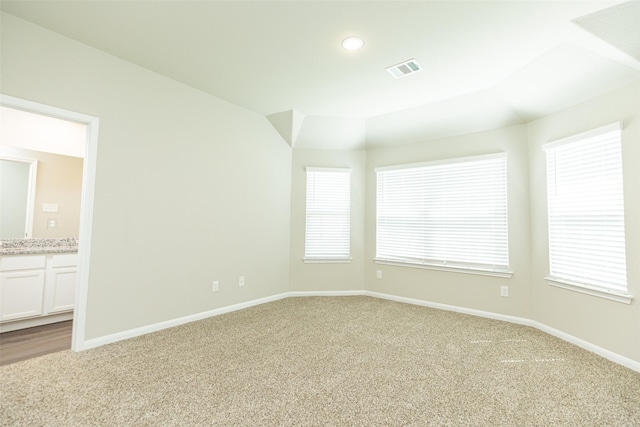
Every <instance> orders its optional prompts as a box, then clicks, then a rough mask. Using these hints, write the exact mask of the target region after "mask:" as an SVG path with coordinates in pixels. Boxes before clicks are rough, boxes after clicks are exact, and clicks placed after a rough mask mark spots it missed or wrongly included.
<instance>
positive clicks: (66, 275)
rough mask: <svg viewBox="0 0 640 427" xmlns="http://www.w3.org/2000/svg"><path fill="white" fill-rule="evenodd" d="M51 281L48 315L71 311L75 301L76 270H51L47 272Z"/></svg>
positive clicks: (48, 284)
mask: <svg viewBox="0 0 640 427" xmlns="http://www.w3.org/2000/svg"><path fill="white" fill-rule="evenodd" d="M49 272H50V274H51V278H50V279H47V280H51V281H50V282H49V283H47V287H49V286H50V289H51V290H50V294H49V298H50V300H49V301H50V305H49V313H58V312H61V311H69V310H73V304H74V302H75V299H76V279H77V268H75V267H74V268H52V269H51V270H49Z"/></svg>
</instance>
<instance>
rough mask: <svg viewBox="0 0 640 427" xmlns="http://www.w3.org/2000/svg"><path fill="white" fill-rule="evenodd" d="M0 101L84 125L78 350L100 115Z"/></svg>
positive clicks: (74, 343) (83, 315) (84, 307)
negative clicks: (85, 131) (85, 130)
mask: <svg viewBox="0 0 640 427" xmlns="http://www.w3.org/2000/svg"><path fill="white" fill-rule="evenodd" d="M0 105H2V106H5V107H9V108H15V109H18V110H24V111H29V112H32V113H36V114H41V115H45V116H50V117H55V118H59V119H63V120H70V121H74V122H78V123H84V124H86V125H87V142H86V148H85V155H84V162H83V171H82V196H81V197H82V206H81V210H80V235H79V243H78V282H77V286H76V299H75V307H74V315H73V332H72V338H71V349H72V350H73V351H80V350H83V349H85V348H86V346H85V341H84V337H85V329H86V318H87V293H88V289H89V266H90V255H91V230H92V224H93V201H94V191H95V181H96V162H97V156H98V128H99V123H100V119H98V118H97V117H93V116H89V115H86V114H82V113H76V112H73V111H69V110H63V109H61V108H57V107H52V106H49V105H45V104H40V103H37V102H32V101H27V100H25V99H20V98H15V97H13V96H8V95H2V94H0Z"/></svg>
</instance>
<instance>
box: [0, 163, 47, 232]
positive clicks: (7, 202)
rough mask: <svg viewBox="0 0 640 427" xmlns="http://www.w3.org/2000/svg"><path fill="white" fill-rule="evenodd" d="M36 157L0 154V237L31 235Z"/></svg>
mask: <svg viewBox="0 0 640 427" xmlns="http://www.w3.org/2000/svg"><path fill="white" fill-rule="evenodd" d="M37 165H38V161H37V160H35V159H21V158H15V157H13V158H12V157H5V156H0V200H1V201H2V203H0V239H28V238H30V237H32V235H33V211H34V202H35V194H36V171H37Z"/></svg>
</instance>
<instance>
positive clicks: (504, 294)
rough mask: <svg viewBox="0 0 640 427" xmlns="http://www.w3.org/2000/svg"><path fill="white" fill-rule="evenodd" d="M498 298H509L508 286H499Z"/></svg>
mask: <svg viewBox="0 0 640 427" xmlns="http://www.w3.org/2000/svg"><path fill="white" fill-rule="evenodd" d="M500 296H501V297H508V296H509V287H508V286H500Z"/></svg>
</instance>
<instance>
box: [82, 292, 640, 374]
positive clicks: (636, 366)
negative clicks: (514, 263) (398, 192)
mask: <svg viewBox="0 0 640 427" xmlns="http://www.w3.org/2000/svg"><path fill="white" fill-rule="evenodd" d="M327 296H368V297H372V298H379V299H384V300H389V301H395V302H400V303H405V304H412V305H418V306H422V307H429V308H435V309H438V310H445V311H452V312H456V313H461V314H469V315H471V316H478V317H484V318H487V319H493V320H500V321H503V322H509V323H515V324H518V325H524V326H531V327H533V328H536V329H538V330H540V331H542V332H545V333H548V334H550V335H553V336H555V337H557V338H560V339H562V340H564V341H566V342H568V343H571V344H574V345H577V346H578V347H581V348H583V349H585V350H588V351H590V352H592V353H595V354H597V355H598V356H601V357H604V358H605V359H607V360H610V361H612V362H615V363H617V364H619V365H622V366H624V367H627V368H629V369H632V370H634V371H637V372H640V361H635V360H632V359H629V358H628V357H625V356H622V355H620V354H617V353H614V352H613V351H610V350H607V349H604V348H602V347H598V346H597V345H594V344H591V343H590V342H588V341H585V340H583V339H581V338H577V337H574V336H573V335H570V334H567V333H566V332H562V331H559V330H557V329H554V328H552V327H550V326H547V325H545V324H543V323H540V322H537V321H535V320H531V319H526V318H524V317H517V316H510V315H507V314H500V313H492V312H490V311H482V310H475V309H472V308H466V307H459V306H455V305H448V304H441V303H437V302H431V301H425V300H420V299H415V298H407V297H401V296H397V295H391V294H385V293H381V292H372V291H366V290H349V291H291V292H284V293H280V294H276V295H273V296H270V297H265V298H259V299H255V300H251V301H247V302H243V303H239V304H234V305H230V306H226V307H221V308H217V309H214V310H209V311H205V312H202V313H197V314H192V315H189V316H184V317H180V318H177V319H172V320H167V321H164V322H159V323H155V324H152V325H147V326H143V327H140V328H135V329H130V330H127V331H123V332H118V333H115V334H111V335H106V336H103V337H99V338H93V339H90V340H86V341H84V342H83V345H84V347H83V348H82V349H80V350H88V349H91V348H95V347H99V346H102V345H106V344H111V343H115V342H118V341H122V340H125V339H129V338H134V337H137V336H140V335H144V334H148V333H151V332H157V331H160V330H162V329H167V328H171V327H174V326H179V325H183V324H185V323H190V322H194V321H197V320H203V319H206V318H209V317H213V316H218V315H220V314H225V313H230V312H233V311H237V310H242V309H244V308H249V307H253V306H256V305H260V304H265V303H269V302H274V301H279V300H282V299H286V298H296V297H327Z"/></svg>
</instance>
